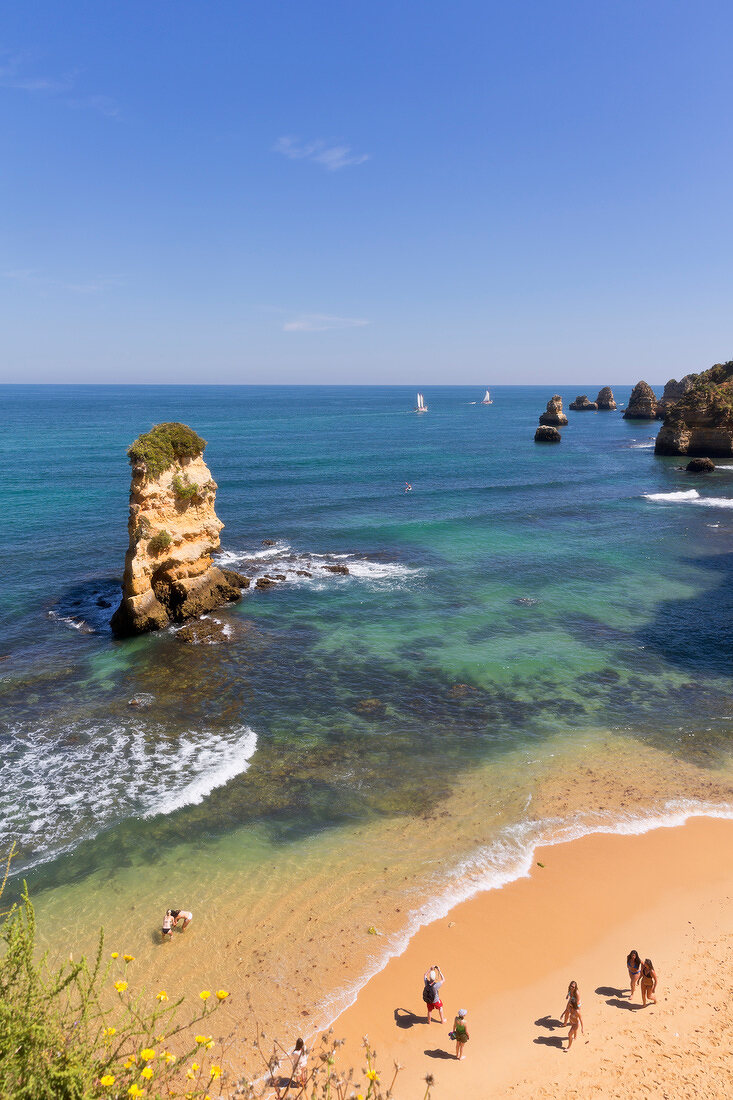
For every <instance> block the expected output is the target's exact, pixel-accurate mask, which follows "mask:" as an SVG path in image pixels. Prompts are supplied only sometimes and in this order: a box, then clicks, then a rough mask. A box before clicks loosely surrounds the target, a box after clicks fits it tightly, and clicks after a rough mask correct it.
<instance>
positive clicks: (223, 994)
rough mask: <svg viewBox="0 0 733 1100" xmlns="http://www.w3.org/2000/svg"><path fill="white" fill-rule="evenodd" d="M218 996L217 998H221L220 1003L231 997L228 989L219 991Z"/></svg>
mask: <svg viewBox="0 0 733 1100" xmlns="http://www.w3.org/2000/svg"><path fill="white" fill-rule="evenodd" d="M216 995H217V997H218V998H219V1000H220V1001H225V1000H226V999H227V997H228V996H229V994H228V993H227V991H226V989H217V991H216Z"/></svg>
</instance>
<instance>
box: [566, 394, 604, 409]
mask: <svg viewBox="0 0 733 1100" xmlns="http://www.w3.org/2000/svg"><path fill="white" fill-rule="evenodd" d="M570 408H571V409H572V410H573V412H597V410H598V405H597V404H596V402H595V401H589V400H588V395H587V394H585V393H580V394H578V396H577V397H576V398H575V400H574V401H571V402H570Z"/></svg>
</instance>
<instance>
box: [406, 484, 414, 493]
mask: <svg viewBox="0 0 733 1100" xmlns="http://www.w3.org/2000/svg"><path fill="white" fill-rule="evenodd" d="M405 492H406V493H411V492H412V485H410V482H409V481H406V482H405Z"/></svg>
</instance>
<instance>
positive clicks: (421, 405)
mask: <svg viewBox="0 0 733 1100" xmlns="http://www.w3.org/2000/svg"><path fill="white" fill-rule="evenodd" d="M427 411H428V407H427V405H426V404H425V398H424V397H423V395H422V394H421V393H419V394H418V395H417V405H416V406H415V412H416V413H426V412H427Z"/></svg>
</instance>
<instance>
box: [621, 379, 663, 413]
mask: <svg viewBox="0 0 733 1100" xmlns="http://www.w3.org/2000/svg"><path fill="white" fill-rule="evenodd" d="M656 418H657V398H656V395H655V393H654V390H653V389H652V388H651V386H650V385H649V383H648V382H637V383H636V385H635V386H634V388H633V390H632V391H631V397H630V398H629V403H628V405H627V406H626V408H625V409H624V420H656Z"/></svg>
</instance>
